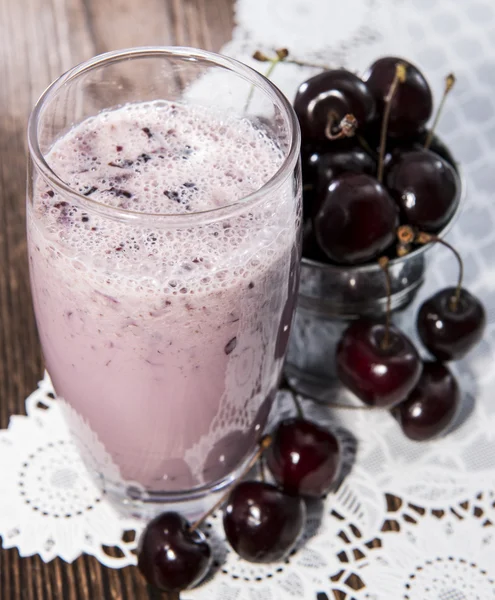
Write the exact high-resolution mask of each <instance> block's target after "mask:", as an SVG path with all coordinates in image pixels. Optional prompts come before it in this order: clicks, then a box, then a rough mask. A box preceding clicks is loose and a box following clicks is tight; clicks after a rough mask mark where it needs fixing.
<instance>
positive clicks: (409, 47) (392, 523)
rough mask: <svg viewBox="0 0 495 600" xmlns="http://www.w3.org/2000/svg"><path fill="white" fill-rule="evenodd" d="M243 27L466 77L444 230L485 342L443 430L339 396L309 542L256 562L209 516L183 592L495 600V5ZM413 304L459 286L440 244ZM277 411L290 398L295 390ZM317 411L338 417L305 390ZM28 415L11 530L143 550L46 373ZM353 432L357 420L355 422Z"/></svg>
mask: <svg viewBox="0 0 495 600" xmlns="http://www.w3.org/2000/svg"><path fill="white" fill-rule="evenodd" d="M236 15H237V27H236V29H235V31H234V34H233V40H232V41H231V42H229V43H228V44H227V45H226V46H225V48H224V49H223V51H224V53H225V54H229V55H231V56H235V57H236V58H239V59H241V60H243V61H244V62H247V63H248V64H251V65H252V66H254V67H255V68H258V69H260V70H263V69H264V68H265V67H266V65H263V64H262V63H261V64H260V63H255V62H254V61H253V60H251V58H250V56H251V54H252V52H253V51H254V50H255V49H258V48H259V49H261V50H264V51H266V52H267V51H269V50H270V49H272V48H275V47H281V46H285V47H288V48H289V50H291V54H292V55H293V56H294V57H296V58H298V59H307V60H312V61H318V62H325V63H330V64H335V65H345V66H348V67H352V68H355V69H356V70H358V71H359V70H363V69H364V68H365V67H366V65H367V64H369V63H370V62H372V60H374V59H375V58H376V57H378V56H380V55H384V54H393V55H402V56H404V57H406V58H409V59H410V60H412V61H413V62H416V63H417V64H418V65H419V66H420V67H421V68H422V69H423V70H424V72H425V73H426V75H427V77H428V79H429V81H430V82H431V84H432V87H433V89H434V91H435V95H436V99H437V101H438V98H439V95H440V93H441V90H442V87H443V81H444V77H445V75H446V74H447V72H449V71H454V72H455V74H456V76H457V80H458V83H457V86H456V88H455V91H454V92H453V93H452V94H451V96H450V97H449V99H448V102H447V107H446V110H445V113H444V115H443V118H442V121H441V125H440V134H441V136H442V138H443V139H444V140H445V141H446V142H447V143H448V144H449V145H450V146H451V148H452V151H453V153H454V155H455V156H456V157H457V158H458V160H460V162H461V163H462V165H463V170H464V174H465V176H466V179H467V187H468V200H467V202H466V208H465V209H464V212H463V214H462V216H461V218H460V219H459V221H458V222H457V224H456V226H455V227H454V229H453V231H452V232H451V234H450V235H449V238H450V239H451V240H452V242H453V243H454V244H455V245H456V246H457V247H458V248H459V250H460V251H461V253H462V254H463V256H464V258H465V263H466V284H467V286H468V287H469V288H470V289H471V290H472V291H473V292H474V293H475V294H477V295H478V296H480V297H481V299H482V300H483V302H484V304H485V307H486V309H487V315H488V325H487V330H486V334H485V336H484V339H483V341H482V342H481V343H480V344H479V346H478V347H477V348H476V350H474V351H473V352H472V353H471V355H470V356H469V357H468V358H467V360H464V361H462V362H460V363H458V364H456V365H455V367H454V369H455V372H456V374H457V376H458V378H459V381H460V384H461V386H462V388H463V391H464V403H463V410H462V413H461V414H460V415H459V418H458V420H457V422H456V424H455V427H454V428H453V431H451V432H450V434H449V435H448V436H446V437H445V438H442V439H439V440H435V441H432V442H427V443H416V442H411V441H409V440H407V439H406V438H405V437H404V436H403V435H402V434H401V432H400V430H399V427H398V425H397V424H396V422H395V421H394V420H393V419H392V417H390V416H389V415H388V414H387V413H382V412H365V411H363V412H359V411H344V410H334V411H333V415H332V417H331V419H332V420H331V421H330V422H329V426H330V427H332V428H333V429H334V430H336V431H337V433H338V435H340V437H341V439H342V442H343V447H344V448H345V458H346V469H345V471H346V477H345V479H344V481H343V483H342V484H341V486H340V487H339V489H338V492H337V493H336V494H330V495H329V496H328V498H327V499H326V500H325V503H324V504H323V506H317V505H315V506H312V507H311V510H310V518H309V519H308V526H307V531H306V536H305V543H304V544H303V545H302V547H301V548H300V549H299V550H298V551H297V552H296V553H295V554H294V555H293V556H291V557H290V559H289V560H288V562H287V563H284V564H277V565H270V566H259V565H251V564H248V563H246V562H244V561H242V560H240V559H238V558H237V556H236V555H235V554H234V553H233V552H231V551H229V550H228V548H227V547H226V545H225V544H224V543H223V538H222V530H221V519H220V518H219V515H214V516H213V517H212V518H211V519H210V520H209V522H208V524H207V526H206V531H207V533H208V535H209V537H210V539H211V541H212V543H213V546H214V548H215V554H216V563H215V565H216V567H215V571H216V572H215V574H214V576H213V577H210V579H209V580H208V581H206V582H205V583H204V584H203V585H202V586H200V587H199V588H197V589H196V590H193V591H190V592H187V594H186V595H185V597H186V598H187V600H234V599H235V600H255V599H256V600H282V599H284V600H285V599H288V598H294V599H296V598H297V599H298V600H300V599H303V600H334V598H335V599H338V600H365V599H366V600H477V599H479V600H489V599H495V583H494V581H495V397H494V394H493V389H494V387H495V370H494V369H493V365H494V364H495V264H494V262H493V260H492V256H493V255H494V253H495V205H494V204H493V199H492V197H491V195H492V194H493V190H495V169H494V168H493V165H494V164H495V143H494V141H493V140H495V101H494V99H493V98H494V96H495V94H494V92H495V75H494V74H495V46H494V45H493V39H494V36H495V5H494V4H493V2H492V1H491V0H460V1H458V2H452V1H451V0H407V1H406V0H402V1H400V0H395V1H393V0H347V1H346V2H337V1H336V0H312V1H311V2H307V1H306V0H270V1H269V2H265V1H264V0H238V1H237V4H236ZM313 72H314V70H312V69H308V68H301V67H296V66H294V65H280V66H279V67H278V68H277V70H276V71H275V74H274V77H273V79H274V81H275V83H277V84H278V85H279V86H280V87H281V88H282V90H283V91H284V92H285V93H286V94H287V95H288V96H289V98H292V97H293V95H294V92H295V89H296V88H297V86H298V84H299V83H300V82H301V81H302V80H304V79H305V78H307V77H308V76H309V75H311V74H312V73H313ZM432 254H434V258H433V262H432V264H431V265H430V268H429V270H428V274H427V280H426V283H425V285H424V287H423V289H422V290H421V292H420V294H419V297H418V298H417V300H416V302H415V306H413V307H411V308H410V309H408V311H407V313H406V315H405V316H404V317H403V318H402V320H401V324H402V326H403V327H405V328H406V330H407V331H408V333H409V334H410V335H411V336H412V337H415V333H414V326H413V321H414V314H415V310H416V307H417V305H418V303H420V302H421V301H422V300H423V299H424V298H425V297H426V296H428V295H429V294H430V293H431V292H432V291H433V290H435V289H437V288H439V287H442V286H444V285H451V284H452V283H453V281H455V278H456V275H457V274H456V265H455V261H454V260H453V259H452V258H451V257H450V256H449V254H448V253H447V252H444V251H443V250H441V249H437V250H436V251H435V252H432ZM277 406H278V409H279V412H281V413H282V414H289V413H290V412H291V411H292V410H293V408H292V404H291V403H290V400H289V399H288V398H287V397H286V395H284V394H279V397H278V400H277ZM304 409H305V411H306V413H307V415H308V416H310V417H311V416H312V417H313V418H315V419H319V420H322V421H327V420H328V418H329V417H328V415H326V414H325V412H324V410H323V409H322V408H321V407H319V406H317V405H313V404H311V403H309V402H306V403H304ZM26 410H27V416H26V417H24V416H14V417H12V419H11V421H10V425H9V429H7V430H5V431H1V432H0V466H1V469H2V478H1V480H0V534H1V536H2V538H3V545H4V547H7V548H10V547H17V548H18V549H19V552H20V554H21V555H22V556H29V555H32V554H36V553H38V554H40V555H41V557H42V558H43V560H45V561H48V560H51V559H52V558H54V557H55V556H60V557H62V558H63V559H64V560H66V561H68V562H70V561H72V560H74V559H75V558H76V557H77V556H79V555H80V554H81V553H83V552H86V553H88V554H92V555H94V556H96V557H97V558H98V559H99V560H100V561H101V562H102V563H103V564H105V565H108V566H111V567H120V566H126V565H129V564H134V563H135V548H136V543H137V539H138V536H139V533H140V530H141V526H142V525H141V523H139V522H137V521H129V520H122V518H121V517H119V515H118V514H117V513H116V512H115V510H114V509H113V508H112V507H111V506H110V505H109V503H108V501H107V500H106V497H105V496H104V495H102V494H101V493H100V492H99V491H98V489H97V488H95V487H94V485H93V484H92V483H91V482H90V480H89V479H88V477H87V475H86V472H85V470H84V467H83V465H82V463H81V461H80V459H79V457H78V455H77V453H76V451H75V447H74V445H73V443H72V441H71V439H70V436H69V433H68V429H67V427H66V425H65V424H64V421H63V419H62V416H61V410H60V407H59V405H58V404H57V401H56V400H53V398H52V394H51V387H50V382H49V380H48V379H47V378H45V380H44V381H43V382H41V384H40V387H39V389H38V390H36V391H35V392H34V393H33V394H32V396H31V397H30V398H28V400H27V401H26ZM346 431H347V433H346Z"/></svg>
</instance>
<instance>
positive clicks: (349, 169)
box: [304, 147, 377, 216]
mask: <svg viewBox="0 0 495 600" xmlns="http://www.w3.org/2000/svg"><path fill="white" fill-rule="evenodd" d="M310 168H311V169H312V177H310V176H306V179H304V185H305V186H306V185H308V184H312V185H313V190H314V199H313V205H312V207H311V208H312V216H314V215H315V214H316V213H317V212H318V209H319V207H320V205H321V203H322V202H323V200H324V199H325V195H326V191H327V189H328V186H329V185H330V183H331V182H332V180H333V179H335V177H337V176H338V175H341V174H342V173H365V174H366V175H376V168H377V166H376V161H375V160H374V159H373V158H372V157H371V156H370V155H369V154H368V153H367V152H365V151H364V150H363V149H362V148H359V147H358V148H353V149H352V150H339V151H328V152H325V153H321V152H313V154H311V155H310V157H309V159H308V169H307V170H308V171H310Z"/></svg>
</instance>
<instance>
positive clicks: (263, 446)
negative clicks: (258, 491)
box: [189, 435, 272, 532]
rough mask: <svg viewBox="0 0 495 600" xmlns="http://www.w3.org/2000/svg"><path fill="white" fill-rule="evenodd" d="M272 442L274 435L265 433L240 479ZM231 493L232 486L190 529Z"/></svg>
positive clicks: (196, 525)
mask: <svg viewBox="0 0 495 600" xmlns="http://www.w3.org/2000/svg"><path fill="white" fill-rule="evenodd" d="M271 443H272V436H271V435H265V436H263V437H262V438H261V440H260V443H259V446H258V450H257V451H256V454H255V455H254V456H253V457H252V458H251V460H250V461H249V462H248V464H247V465H246V467H245V468H244V469H243V471H242V473H241V474H240V475H239V477H238V479H242V478H243V477H245V476H246V475H247V474H248V473H249V471H250V470H251V469H252V468H253V467H254V465H255V464H256V463H257V462H258V460H259V459H260V457H261V455H262V454H263V452H264V451H265V450H266V449H267V448H268V447H269V446H271ZM229 494H230V486H229V488H228V489H227V490H226V492H225V493H224V494H222V497H221V498H220V500H218V502H216V503H215V504H214V505H213V506H212V507H211V508H210V510H208V511H207V512H206V513H205V514H204V515H203V516H201V517H199V519H198V520H197V521H194V523H193V524H192V525H190V526H189V531H191V532H192V531H194V530H196V529H197V528H198V527H199V526H200V525H201V524H202V523H204V521H206V519H207V518H208V517H209V516H211V515H212V514H213V513H214V512H215V511H216V510H217V509H219V508H220V506H222V504H223V503H224V502H225V500H226V498H227V496H228V495H229Z"/></svg>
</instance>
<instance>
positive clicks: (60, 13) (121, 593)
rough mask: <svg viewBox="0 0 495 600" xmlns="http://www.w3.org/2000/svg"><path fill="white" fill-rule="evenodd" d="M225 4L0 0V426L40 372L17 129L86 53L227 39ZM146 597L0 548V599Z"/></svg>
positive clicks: (84, 562) (96, 574) (131, 584)
mask: <svg viewBox="0 0 495 600" xmlns="http://www.w3.org/2000/svg"><path fill="white" fill-rule="evenodd" d="M232 26H233V11H232V0H134V1H132V0H0V52H1V60H0V110H1V117H0V427H1V428H5V427H6V426H7V424H8V421H9V417H10V415H11V414H15V413H17V414H19V413H22V414H24V399H25V398H26V396H27V395H28V394H29V393H30V392H31V391H32V390H33V389H34V388H35V387H36V383H37V381H38V380H39V379H40V376H41V375H42V373H43V359H42V356H41V351H40V345H39V342H38V337H37V333H36V325H35V320H34V315H33V311H32V308H31V295H30V291H29V275H28V261H27V252H26V236H25V225H24V218H25V208H24V203H25V181H26V155H27V145H26V135H25V131H26V124H27V120H28V116H29V112H30V110H31V108H32V106H33V105H34V103H35V102H36V100H37V98H38V96H39V95H40V94H41V92H42V91H43V90H44V88H45V87H46V86H47V85H48V84H49V83H50V82H51V81H53V80H54V79H55V78H56V77H58V76H59V75H60V74H61V73H63V72H64V71H66V70H67V69H69V68H70V67H72V66H74V65H75V64H77V63H79V62H81V61H83V60H86V59H88V58H90V57H91V56H93V55H95V54H99V53H101V52H107V51H108V50H115V49H117V48H126V47H130V46H145V45H153V44H159V45H173V44H176V45H181V46H196V47H199V48H206V49H210V50H218V49H219V48H220V47H221V46H222V44H224V43H225V42H226V41H228V40H229V39H230V36H231V31H232ZM153 597H156V596H154V594H153V593H152V592H151V591H149V590H147V588H146V586H145V585H144V584H143V581H142V579H141V576H140V575H139V573H138V572H137V570H136V569H135V568H126V569H122V570H111V569H107V568H105V567H103V566H101V565H100V563H98V562H97V561H96V560H95V559H93V558H91V557H88V556H84V557H81V558H79V559H78V560H76V561H75V562H74V563H73V564H72V565H68V564H66V563H64V562H63V561H61V560H55V561H53V562H51V563H49V564H45V563H44V562H43V561H42V560H41V559H40V558H39V557H38V556H35V557H33V558H20V557H19V555H18V552H17V550H1V551H0V599H1V600H20V599H22V600H86V599H88V600H110V599H116V600H117V599H118V600H139V599H146V598H149V599H151V598H153Z"/></svg>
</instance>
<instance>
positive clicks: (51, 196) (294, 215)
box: [27, 48, 301, 516]
mask: <svg viewBox="0 0 495 600" xmlns="http://www.w3.org/2000/svg"><path fill="white" fill-rule="evenodd" d="M28 140H29V150H30V166H29V176H28V188H29V189H28V202H27V231H28V245H29V260H30V272H31V285H32V292H33V299H34V308H35V313H36V319H37V324H38V331H39V335H40V339H41V343H42V347H43V353H44V356H45V361H46V367H47V370H48V372H49V374H50V376H51V379H52V382H53V385H54V388H55V390H56V393H57V396H58V398H59V402H60V405H61V406H62V408H63V411H64V414H65V416H66V419H67V422H68V424H69V426H70V429H71V431H72V434H73V436H74V439H75V440H76V442H77V444H78V447H79V448H80V451H81V454H82V457H83V459H84V461H85V463H86V464H87V466H88V468H89V470H90V471H91V472H92V473H93V474H94V475H95V476H96V477H97V479H98V481H99V484H100V485H101V486H102V487H103V489H104V490H105V492H106V493H107V494H109V496H110V497H111V498H112V499H114V500H116V501H118V502H119V503H120V504H121V506H122V507H127V508H128V509H129V510H130V511H132V513H133V514H136V513H138V514H143V515H148V514H150V515H151V514H153V513H155V512H157V511H158V510H160V509H162V508H163V506H164V504H166V505H167V508H174V509H175V508H179V509H180V510H182V511H183V512H185V514H186V515H188V516H193V515H196V514H198V513H199V512H201V511H202V510H204V509H205V508H207V507H208V505H209V504H211V503H212V502H213V501H214V500H215V493H220V491H221V490H222V489H223V488H224V487H225V486H227V485H228V484H229V483H230V482H231V481H232V480H233V478H235V477H236V475H237V474H238V473H239V470H240V469H241V468H242V467H243V465H244V464H245V462H246V460H248V459H249V457H250V456H251V455H252V453H253V451H254V449H255V447H256V444H257V441H258V439H259V437H260V435H261V432H262V430H263V428H264V426H265V423H266V420H267V416H268V413H269V411H270V408H271V404H272V400H273V397H274V393H275V390H276V388H277V384H278V381H279V377H280V373H281V368H282V362H283V359H284V355H285V350H286V344H287V339H288V335H289V329H290V323H291V319H292V313H293V308H294V303H295V294H296V291H297V283H298V270H299V253H300V244H299V238H300V220H301V209H300V201H301V200H300V198H301V177H300V167H299V162H298V154H299V143H300V135H299V129H298V125H297V121H296V118H295V115H294V112H293V110H292V108H291V106H290V104H289V102H288V101H287V99H286V98H285V97H284V96H283V95H282V94H281V93H280V92H279V91H278V90H277V89H276V88H275V87H274V86H273V85H272V84H271V83H270V82H269V81H267V80H266V79H265V78H264V77H262V76H261V75H259V74H258V73H256V72H255V71H253V70H251V69H250V68H248V67H246V66H244V65H242V64H241V63H239V62H237V61H235V60H231V59H228V58H225V57H223V56H219V55H215V54H212V53H209V52H204V51H201V50H194V49H188V48H136V49H131V50H124V51H119V52H113V53H109V54H104V55H102V56H98V57H96V58H94V59H92V60H90V61H88V62H86V63H84V64H82V65H79V66H77V67H75V68H74V69H72V70H71V71H69V72H68V73H66V74H65V75H63V76H62V77H61V78H60V79H58V80H57V81H55V82H54V83H53V84H52V85H51V86H50V87H49V88H48V89H47V91H46V92H45V93H44V94H43V95H42V97H41V98H40V100H39V101H38V103H37V105H36V107H35V108H34V111H33V113H32V115H31V119H30V122H29V131H28Z"/></svg>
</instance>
